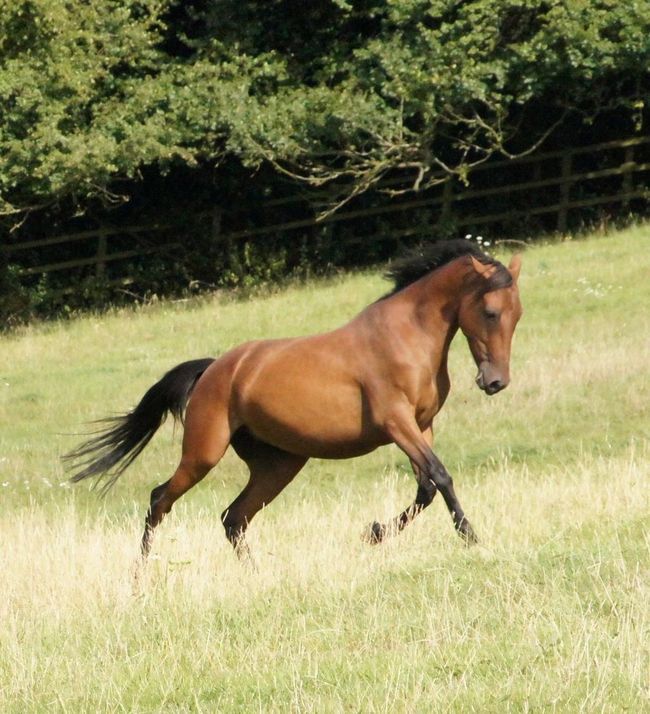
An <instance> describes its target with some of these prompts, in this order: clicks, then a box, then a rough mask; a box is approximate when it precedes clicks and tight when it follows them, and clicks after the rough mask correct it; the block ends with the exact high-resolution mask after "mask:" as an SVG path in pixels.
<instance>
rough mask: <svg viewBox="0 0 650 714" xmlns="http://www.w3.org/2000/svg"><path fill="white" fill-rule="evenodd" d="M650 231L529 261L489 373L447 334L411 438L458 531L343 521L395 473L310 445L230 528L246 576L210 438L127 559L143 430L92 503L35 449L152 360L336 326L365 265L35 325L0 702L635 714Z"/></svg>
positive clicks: (232, 477) (647, 680) (19, 432)
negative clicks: (139, 566) (517, 315)
mask: <svg viewBox="0 0 650 714" xmlns="http://www.w3.org/2000/svg"><path fill="white" fill-rule="evenodd" d="M649 238H650V226H644V225H642V226H638V227H634V228H630V229H627V230H624V231H621V232H618V233H613V234H611V235H608V236H604V237H598V238H596V237H593V238H589V239H585V240H574V241H567V242H563V243H559V244H555V245H542V246H537V247H534V248H531V249H529V250H527V251H526V254H525V256H524V264H523V270H522V277H521V288H522V298H523V302H524V307H525V315H524V318H523V320H522V322H521V323H520V326H519V328H518V331H517V335H516V338H515V345H514V354H513V362H512V372H513V381H512V384H511V386H510V388H509V389H508V390H506V391H505V392H504V393H502V394H499V395H498V396H495V397H493V398H488V397H486V396H485V395H483V394H482V393H481V392H480V391H479V390H478V389H476V387H475V386H474V385H473V377H474V373H475V368H474V366H473V363H472V361H471V357H470V356H469V351H468V350H467V347H466V344H465V343H464V341H463V340H462V339H461V338H458V339H457V341H456V342H455V343H454V345H453V349H452V358H451V364H450V369H451V375H452V382H453V386H452V394H451V396H450V399H449V401H448V404H447V405H446V406H445V410H444V411H443V413H442V414H441V415H440V417H439V419H438V421H437V430H436V451H437V453H438V455H439V456H440V457H441V459H442V460H443V462H445V463H446V465H447V466H448V467H449V469H450V471H451V472H452V474H453V475H454V477H455V482H456V489H457V492H458V494H459V497H460V499H461V502H462V503H463V505H464V507H465V511H466V512H467V515H468V517H469V518H470V519H471V520H472V523H473V524H474V526H475V528H476V530H477V533H478V535H479V538H480V540H481V543H480V545H479V546H477V547H475V548H471V549H466V548H464V547H463V545H462V543H461V541H460V539H459V538H457V537H456V535H455V534H454V532H453V529H452V526H451V522H450V519H449V516H448V514H447V512H446V509H445V508H444V504H443V502H442V500H440V501H439V500H438V499H436V500H435V501H434V503H433V505H432V506H431V507H430V508H429V510H428V511H427V512H426V513H425V514H423V515H422V516H421V517H420V519H419V520H418V521H417V522H416V523H414V524H413V525H412V526H411V527H410V528H409V529H407V530H406V531H405V532H404V533H403V534H402V535H401V536H399V537H398V538H396V539H394V540H391V541H389V542H387V543H385V544H384V545H382V546H379V547H370V546H368V545H366V544H364V543H363V542H362V540H361V539H360V534H361V533H362V531H363V529H364V526H365V525H366V524H367V523H369V522H370V521H372V520H374V519H375V518H386V517H389V516H392V515H395V513H397V511H399V510H401V508H403V507H404V506H405V505H407V504H408V503H410V502H411V500H412V498H413V496H414V492H415V485H414V480H413V478H412V476H411V474H410V471H409V468H408V463H407V460H406V458H405V457H404V456H403V455H402V454H401V453H400V452H399V451H398V450H397V449H395V448H394V447H389V448H385V449H381V450H379V451H377V452H375V453H373V454H371V455H369V456H367V457H364V458H361V459H356V460H353V461H340V462H325V461H320V462H318V461H313V462H311V463H310V464H308V466H307V467H306V468H305V470H304V471H303V472H302V474H301V475H300V476H299V477H298V478H297V479H296V481H295V482H294V483H293V484H292V485H291V486H290V487H289V488H288V489H287V490H286V491H285V492H284V493H283V494H282V495H281V496H280V497H279V498H278V500H277V501H276V502H274V503H273V504H272V505H271V506H270V507H269V508H268V509H266V510H265V511H264V512H262V513H261V514H260V515H259V516H258V517H257V518H256V519H255V521H254V522H253V525H252V526H251V528H250V530H249V534H250V536H249V541H250V543H251V547H252V549H253V551H254V552H255V553H256V556H257V558H256V559H257V562H258V566H259V567H258V572H253V571H252V570H251V569H249V568H246V567H243V566H242V565H241V564H240V563H239V562H238V561H237V560H236V559H235V557H234V555H233V553H232V551H231V548H230V546H229V544H228V543H227V542H226V540H225V538H224V536H223V530H222V527H221V524H220V522H219V514H220V513H221V511H222V510H223V508H224V507H225V506H226V505H227V504H228V503H229V502H230V501H231V500H232V498H233V497H234V496H235V495H236V493H237V492H238V491H239V489H240V488H241V487H242V486H243V484H244V482H245V479H246V474H245V470H244V468H243V466H242V465H241V464H240V463H239V462H238V461H237V460H236V458H235V457H234V456H233V455H232V454H227V455H226V457H225V459H224V460H223V462H222V463H221V464H220V465H219V467H218V468H217V469H215V472H214V473H213V474H211V475H210V476H209V477H208V478H207V479H205V481H203V482H202V483H201V484H200V485H199V486H197V487H196V488H195V489H193V490H192V491H191V492H190V493H189V494H188V495H187V496H186V497H185V498H184V499H182V500H181V501H180V502H179V503H178V504H177V506H176V508H175V510H174V511H173V512H172V514H171V515H170V517H169V518H168V519H167V520H166V521H165V523H164V524H163V525H162V526H161V527H160V528H159V530H158V532H157V540H156V542H155V546H154V551H153V559H152V560H151V562H150V564H149V568H148V570H147V572H146V573H145V574H144V575H143V576H142V577H141V578H140V579H139V580H138V581H136V580H135V579H134V577H133V564H134V562H135V560H136V555H137V548H138V540H139V537H140V533H141V525H142V520H143V517H144V512H145V509H146V504H147V499H148V494H149V491H150V489H151V488H152V487H153V486H154V485H155V484H157V483H159V482H161V481H163V480H165V479H166V478H168V476H169V474H170V472H171V471H172V470H173V468H174V467H175V464H176V461H177V458H178V455H179V434H178V433H176V434H174V433H173V430H172V428H171V426H169V427H168V426H165V427H164V428H163V429H162V430H161V433H160V434H159V435H157V437H156V439H155V440H154V442H152V444H151V445H150V447H148V449H147V451H145V453H144V454H143V456H142V457H141V458H140V460H139V461H138V462H136V464H135V465H134V466H133V467H132V468H131V470H130V471H128V472H127V474H126V475H125V476H124V477H123V478H122V479H121V480H120V481H119V482H118V484H117V486H116V487H115V488H114V490H113V491H112V492H110V494H109V495H108V496H107V497H106V498H104V499H100V498H98V497H97V495H96V493H93V492H92V491H90V490H89V488H88V485H87V484H82V485H79V486H75V487H71V486H70V485H69V484H68V483H67V481H66V476H65V474H64V472H63V471H62V468H61V464H60V461H59V456H60V455H61V454H62V453H63V452H65V451H66V450H68V449H69V448H71V447H72V446H73V445H75V444H76V443H77V441H78V438H77V437H74V436H70V434H72V433H74V432H78V431H79V430H80V429H81V428H82V425H83V424H84V423H86V422H88V421H89V420H92V419H95V418H99V417H101V416H104V415H106V414H110V413H114V412H120V411H123V410H124V409H126V408H129V407H131V406H132V405H133V404H134V403H135V402H136V401H137V400H138V399H139V398H140V396H141V395H142V393H143V392H144V390H145V389H146V388H147V387H148V386H149V385H150V384H152V383H153V382H154V381H155V380H156V379H158V377H159V376H160V375H161V374H162V373H163V372H164V371H166V370H167V369H168V368H169V367H171V366H173V365H174V364H176V363H178V362H181V361H183V360H185V359H189V358H193V357H202V356H206V355H216V354H218V353H221V352H223V351H225V350H227V349H228V348H230V347H232V346H233V345H235V344H237V343H239V342H242V341H244V340H246V339H249V338H252V337H259V336H266V337H272V336H282V335H297V334H304V333H307V332H315V331H320V330H324V329H327V328H330V327H334V326H336V325H338V324H340V323H341V322H343V321H344V320H347V319H348V318H349V317H351V316H353V315H354V314H355V313H356V312H357V311H358V310H359V309H361V308H362V307H363V306H364V305H366V304H367V303H368V302H370V301H371V300H373V299H375V298H376V297H377V296H378V295H380V294H381V293H382V291H385V289H386V288H385V285H384V284H383V283H382V280H381V277H380V275H379V274H378V273H364V274H358V275H353V276H347V277H344V278H340V279H336V280H330V281H325V282H314V283H312V284H310V285H308V286H306V287H299V286H295V287H289V288H286V289H284V290H282V291H280V292H277V293H276V294H272V295H268V296H266V297H261V298H257V299H254V300H250V301H248V302H236V301H233V300H228V299H226V298H224V297H214V298H210V299H204V300H199V301H196V302H180V303H160V304H158V305H153V306H149V307H147V308H142V309H139V310H137V311H122V312H116V313H113V314H107V315H101V316H91V317H83V318H80V319H77V320H74V321H70V322H66V323H53V324H43V325H37V326H34V327H31V328H29V329H26V330H24V331H21V332H19V333H16V334H15V335H12V336H4V337H3V338H2V348H1V351H0V423H1V429H0V497H1V499H2V500H1V504H2V506H1V510H0V540H1V542H2V548H1V549H0V567H1V570H2V577H1V578H0V711H2V712H16V713H18V712H20V713H21V714H22V713H23V712H41V711H43V712H45V711H47V712H50V711H62V712H113V711H115V712H151V711H156V712H158V711H164V712H186V711H187V712H189V711H192V712H194V711H196V712H204V711H205V712H230V711H242V712H252V711H260V712H287V711H296V712H431V711H451V712H504V711H505V712H508V711H512V712H528V711H531V712H532V711H558V712H574V711H575V712H619V711H631V712H641V711H643V710H646V711H649V710H650V657H649V645H650V608H649V607H648V602H649V601H650V558H649V552H648V551H649V545H650V536H649V529H648V526H649V522H650V518H649V516H650V498H649V488H648V486H649V483H650V479H649V476H650V408H649V407H650V250H649V249H648V248H649V246H650V242H649Z"/></svg>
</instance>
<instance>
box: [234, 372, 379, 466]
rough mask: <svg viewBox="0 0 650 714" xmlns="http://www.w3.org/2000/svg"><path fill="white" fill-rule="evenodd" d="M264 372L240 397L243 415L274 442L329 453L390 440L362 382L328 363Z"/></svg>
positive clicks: (306, 452)
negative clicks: (368, 408)
mask: <svg viewBox="0 0 650 714" xmlns="http://www.w3.org/2000/svg"><path fill="white" fill-rule="evenodd" d="M313 367H314V365H311V369H310V368H309V366H308V365H304V368H303V369H301V370H298V371H294V370H289V369H285V370H269V371H268V373H266V374H265V373H262V374H260V375H259V376H258V377H257V378H256V379H255V382H254V384H253V385H252V386H250V387H249V388H248V389H247V390H246V391H245V393H244V394H243V397H242V399H241V401H240V409H239V411H240V416H241V419H242V421H243V423H244V424H245V425H246V426H247V427H248V428H249V429H250V430H251V431H252V432H253V434H254V435H255V436H256V437H257V438H259V439H261V440H262V441H265V442H267V443H269V444H273V445H274V446H276V447H278V448H280V449H283V450H285V451H288V452H290V453H294V454H299V455H302V456H309V457H315V458H324V459H339V458H350V457H352V456H360V455H361V454H366V453H368V452H369V451H372V450H373V449H376V448H377V447H378V446H380V445H381V444H383V443H387V440H386V439H385V437H384V436H383V435H382V433H381V431H380V430H379V429H378V428H377V427H376V426H375V425H374V424H373V423H372V422H371V420H369V419H368V417H367V415H366V414H365V413H364V411H365V410H364V408H363V395H362V391H361V388H360V386H359V385H358V384H355V383H354V382H353V381H352V380H350V379H342V378H341V376H340V375H335V374H332V372H331V371H330V370H328V369H327V368H325V369H324V370H323V371H321V372H320V373H319V371H318V370H317V369H316V370H314V369H313Z"/></svg>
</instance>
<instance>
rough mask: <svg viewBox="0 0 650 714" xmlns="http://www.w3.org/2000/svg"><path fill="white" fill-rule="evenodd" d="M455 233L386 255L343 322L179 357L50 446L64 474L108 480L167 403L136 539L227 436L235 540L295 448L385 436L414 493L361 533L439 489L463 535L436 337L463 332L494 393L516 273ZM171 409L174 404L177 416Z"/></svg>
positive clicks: (481, 379)
mask: <svg viewBox="0 0 650 714" xmlns="http://www.w3.org/2000/svg"><path fill="white" fill-rule="evenodd" d="M520 266H521V259H520V257H519V256H518V255H515V256H514V257H513V258H512V260H511V262H510V265H509V267H508V268H506V267H505V266H504V265H502V264H501V263H500V262H498V261H497V260H495V259H493V258H491V257H489V256H487V255H485V254H484V253H483V252H482V251H481V250H480V249H479V248H478V247H477V246H476V245H475V244H473V243H471V242H470V241H468V240H464V239H459V240H447V241H439V242H436V243H433V244H431V245H429V246H428V247H426V248H422V249H420V250H419V251H416V252H414V253H412V254H411V255H409V256H407V257H405V258H403V259H401V260H399V261H397V262H396V263H394V264H393V266H392V267H391V268H390V269H389V271H388V273H387V277H389V278H392V280H393V282H394V287H393V289H392V290H391V291H390V292H389V293H388V294H387V295H385V296H384V297H382V298H380V299H379V300H377V301H376V302H374V303H372V304H371V305H369V306H368V307H366V308H365V309H364V310H363V311H362V312H361V313H359V314H358V315H357V316H356V317H355V318H354V319H352V320H351V321H350V322H348V323H347V324H345V325H343V326H342V327H339V328H338V329H335V330H333V331H331V332H326V333H323V334H317V335H313V336H310V337H299V338H291V339H273V340H258V341H253V342H247V343H245V344H242V345H240V346H239V347H235V348H234V349H232V350H230V351H229V352H226V353H225V354H223V355H222V356H221V357H219V358H217V359H212V358H206V359H198V360H192V361H189V362H183V363H182V364H179V365H178V366H176V367H174V368H173V369H172V370H171V371H169V372H167V374H165V376H164V377H162V379H161V380H160V381H159V382H157V383H156V384H155V385H154V386H152V387H151V388H150V389H149V390H148V391H147V392H146V394H145V395H144V397H143V398H142V400H141V401H140V403H139V404H138V405H137V406H136V407H135V408H134V409H133V410H132V411H130V412H128V413H126V414H124V415H122V416H117V417H112V418H110V419H108V420H106V421H107V422H109V425H108V426H107V427H106V428H105V429H104V430H102V431H100V432H98V433H96V434H95V435H94V436H93V437H92V438H90V439H89V440H88V441H86V442H85V443H83V444H81V445H80V446H79V447H78V448H76V449H75V450H73V451H71V452H70V453H69V454H67V455H66V456H65V457H64V458H65V459H66V460H68V462H69V463H71V464H72V465H73V468H75V469H79V470H78V471H77V473H75V475H74V476H72V480H73V481H81V480H82V479H86V478H88V477H91V476H98V477H100V479H101V478H104V479H106V481H105V483H104V488H105V489H108V488H109V487H110V486H111V485H112V484H113V483H114V482H115V480H116V479H117V478H118V476H120V475H121V474H122V473H123V471H124V470H125V469H126V468H127V467H128V466H129V464H131V462H132V461H133V460H134V459H135V458H136V457H137V456H138V454H139V453H140V452H141V451H142V450H143V449H144V447H145V446H146V445H147V443H148V442H149V440H150V439H151V438H152V436H153V435H154V433H155V432H156V430H157V429H158V427H159V426H160V425H161V424H162V422H163V421H164V419H165V417H166V416H167V414H168V413H171V414H172V416H173V417H174V419H176V420H180V421H181V422H183V421H184V435H183V445H182V456H181V459H180V463H179V465H178V468H177V469H176V471H175V472H174V474H173V475H172V477H171V478H170V479H169V480H168V481H166V482H165V483H163V484H161V485H159V486H157V487H156V488H154V489H153V491H152V492H151V499H150V507H149V510H148V512H147V516H146V520H145V528H144V533H143V536H142V543H141V551H142V556H143V558H146V556H147V554H148V553H149V550H150V547H151V541H152V535H153V532H154V529H155V528H156V526H157V525H158V524H159V523H160V522H161V520H162V519H163V517H164V516H165V514H166V513H169V511H170V509H171V507H172V505H173V504H174V502H175V501H176V500H178V499H179V498H180V497H181V496H182V495H183V494H184V493H186V492H187V491H188V490H189V489H190V488H192V486H194V485H196V484H197V483H198V482H199V481H200V480H201V479H202V478H203V477H204V476H205V475H206V474H207V473H208V471H210V469H212V468H213V467H214V466H215V465H216V464H217V462H218V461H219V460H220V459H221V457H222V456H223V455H224V453H225V451H226V449H227V448H228V446H229V445H232V447H233V449H234V450H235V452H236V453H237V454H238V456H239V457H240V458H241V459H243V461H244V462H245V463H246V464H247V466H248V468H249V471H250V478H249V481H248V483H247V485H246V487H245V488H244V490H243V491H242V492H241V493H240V494H239V496H237V498H236V499H235V500H234V501H233V502H232V503H231V504H230V506H228V508H227V509H226V510H225V511H224V512H223V514H222V516H221V520H222V522H223V525H224V528H225V531H226V536H227V538H228V539H229V541H230V542H231V543H232V545H233V546H234V548H235V551H236V552H237V554H238V555H240V556H241V555H242V554H246V553H247V552H248V551H247V546H246V544H245V540H244V533H245V531H246V528H247V527H248V525H249V523H250V522H251V520H252V519H253V516H254V515H255V514H256V513H257V512H258V511H259V510H260V509H261V508H262V507H263V506H265V505H266V504H269V503H270V502H271V501H272V500H273V499H274V498H275V497H276V496H277V495H278V494H279V493H280V491H282V489H283V488H284V487H285V486H287V484H288V483H289V482H290V481H291V480H292V479H293V478H294V477H295V476H296V474H297V473H298V472H299V471H300V469H302V467H303V466H304V465H305V463H306V462H307V460H308V459H309V458H312V457H314V458H321V459H344V458H350V457H354V456H360V455H362V454H366V453H368V452H370V451H373V450H374V449H376V448H377V447H379V446H383V445H385V444H389V443H395V444H397V446H398V447H399V448H400V449H401V450H402V451H403V452H404V453H405V454H406V455H407V456H408V458H409V460H410V462H411V465H412V467H413V471H414V473H415V477H416V481H417V493H416V496H415V501H414V502H413V503H412V504H411V505H410V506H409V507H408V508H406V509H405V510H404V511H403V512H402V513H400V514H399V515H398V516H396V517H395V518H393V519H392V520H391V521H390V522H389V523H388V524H380V523H377V522H375V523H373V524H372V525H371V526H370V530H369V532H368V535H369V539H370V540H371V542H374V543H379V542H380V541H381V540H383V539H384V538H385V537H386V536H387V535H389V534H391V533H395V532H398V531H401V530H402V529H403V528H404V527H405V526H406V525H407V524H408V523H410V522H411V521H412V520H413V519H414V518H415V516H416V515H417V514H418V513H420V512H421V511H422V510H423V509H425V508H426V507H427V506H428V505H429V504H430V503H431V501H432V500H433V497H434V496H435V494H436V491H440V493H441V494H442V497H443V499H444V501H445V504H446V505H447V508H448V509H449V512H450V514H451V517H452V520H453V524H454V526H455V528H456V530H457V531H458V533H459V534H460V535H461V536H462V537H463V538H464V539H465V541H466V542H467V543H472V542H474V541H476V535H475V534H474V531H473V529H472V526H471V525H470V522H469V521H468V520H467V518H466V517H465V514H464V512H463V509H462V507H461V505H460V502H459V500H458V497H457V496H456V493H455V491H454V486H453V482H452V479H451V476H450V475H449V473H448V472H447V470H446V469H445V467H444V466H443V465H442V463H441V462H440V460H439V459H438V458H437V456H436V455H435V454H434V453H433V451H432V448H431V441H432V421H433V418H434V417H435V415H436V414H437V413H438V411H439V410H440V409H441V408H442V406H443V404H444V402H445V399H446V398H447V395H448V393H449V388H450V382H449V375H448V372H447V354H448V351H449V346H450V344H451V341H452V339H453V337H454V335H455V334H456V333H457V331H458V329H459V328H460V330H461V331H462V332H463V333H464V335H465V337H466V338H467V341H468V343H469V348H470V351H471V353H472V356H473V358H474V361H475V362H476V366H477V368H478V376H477V378H476V383H477V385H478V386H479V387H480V389H482V390H483V391H484V392H485V393H486V394H489V395H492V394H496V393H497V392H499V391H500V390H502V389H504V388H505V387H506V386H507V385H508V383H509V381H510V374H509V365H510V349H511V343H512V336H513V333H514V330H515V326H516V324H517V322H518V320H519V318H520V317H521V314H522V307H521V302H520V299H519V291H518V287H517V279H518V276H519V270H520ZM183 414H185V416H184V417H183Z"/></svg>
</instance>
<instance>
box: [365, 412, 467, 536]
mask: <svg viewBox="0 0 650 714" xmlns="http://www.w3.org/2000/svg"><path fill="white" fill-rule="evenodd" d="M386 429H387V431H388V433H389V435H390V436H391V438H392V440H393V441H394V442H395V443H396V444H397V446H399V448H400V449H402V451H404V453H405V454H406V455H407V456H408V457H409V459H410V460H411V464H412V465H413V470H414V472H415V476H416V479H417V483H418V490H417V494H416V497H415V502H414V503H413V504H412V505H411V506H410V507H409V508H407V509H406V510H405V511H403V512H402V513H401V514H400V515H399V516H397V518H395V519H394V520H393V521H392V522H391V524H390V525H389V526H388V527H386V526H382V524H379V523H373V524H372V526H371V538H372V540H373V542H377V543H378V542H380V541H381V540H382V539H383V538H384V537H385V536H386V534H388V533H390V532H391V529H392V530H395V531H400V530H402V529H403V528H404V527H405V526H406V525H407V524H408V523H410V522H411V521H412V520H413V518H414V517H415V516H416V515H417V514H418V513H419V512H420V511H422V510H423V509H424V508H426V507H427V506H428V505H429V504H430V503H431V501H432V500H433V497H434V496H435V494H436V491H440V493H441V494H442V497H443V498H444V500H445V504H446V505H447V508H448V509H449V512H450V513H451V517H452V519H453V522H454V527H455V528H456V530H457V531H458V534H459V535H460V536H461V537H462V538H463V539H464V540H465V541H466V542H467V543H468V544H471V543H476V542H477V540H478V539H477V537H476V534H475V533H474V529H473V528H472V526H471V524H470V522H469V521H468V520H467V518H466V517H465V513H464V511H463V508H462V506H461V505H460V501H459V500H458V497H457V496H456V492H455V491H454V483H453V480H452V478H451V476H450V475H449V472H448V471H447V469H446V468H445V467H444V466H443V464H442V462H441V461H440V459H438V457H437V456H436V455H435V454H434V453H433V451H432V450H431V446H430V445H429V443H427V437H428V439H429V440H430V438H431V432H430V430H429V429H427V430H425V432H424V433H422V432H421V431H420V430H419V428H418V427H417V424H416V422H415V419H414V418H413V417H410V416H408V415H407V414H398V415H395V416H393V417H392V418H391V419H389V420H387V422H386ZM425 435H426V436H425Z"/></svg>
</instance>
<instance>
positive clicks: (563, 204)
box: [557, 151, 573, 233]
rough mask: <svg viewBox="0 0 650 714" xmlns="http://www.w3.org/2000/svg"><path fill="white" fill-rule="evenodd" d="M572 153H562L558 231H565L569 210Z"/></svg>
mask: <svg viewBox="0 0 650 714" xmlns="http://www.w3.org/2000/svg"><path fill="white" fill-rule="evenodd" d="M572 159H573V153H572V152H571V151H567V152H566V153H564V154H562V162H561V172H560V176H561V178H562V183H561V184H560V204H559V209H558V212H557V230H558V233H566V228H567V214H568V212H569V193H570V192H571V165H572V163H573V162H572Z"/></svg>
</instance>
